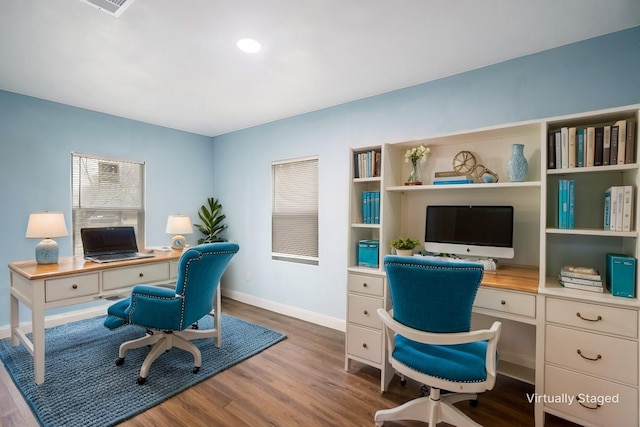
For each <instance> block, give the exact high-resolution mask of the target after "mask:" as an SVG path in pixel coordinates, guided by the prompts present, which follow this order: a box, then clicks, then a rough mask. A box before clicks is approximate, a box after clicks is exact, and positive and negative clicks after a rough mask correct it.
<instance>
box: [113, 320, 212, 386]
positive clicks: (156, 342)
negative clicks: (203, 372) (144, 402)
mask: <svg viewBox="0 0 640 427" xmlns="http://www.w3.org/2000/svg"><path fill="white" fill-rule="evenodd" d="M218 331H219V329H217V328H214V329H207V330H198V329H185V330H183V331H155V330H154V331H150V330H148V331H147V333H146V334H145V336H143V337H141V338H137V339H134V340H130V341H126V342H123V343H122V344H120V349H119V350H118V360H116V365H122V364H123V363H124V358H125V353H126V352H127V350H133V349H136V348H140V347H145V346H151V350H150V351H149V354H147V357H145V359H144V361H143V362H142V366H141V367H140V374H139V376H138V384H141V385H142V384H144V383H145V382H146V379H147V375H148V374H149V369H150V368H151V365H152V364H153V362H155V360H156V359H157V358H158V357H160V356H161V355H162V354H164V353H165V352H166V351H169V350H170V349H171V348H173V347H177V348H180V349H182V350H185V351H188V352H189V353H191V354H192V355H193V373H194V374H195V373H198V371H199V370H200V367H201V366H202V355H201V354H200V349H198V347H197V346H196V345H195V344H193V343H192V342H191V340H193V339H199V338H215V339H216V346H217V347H220V336H219V333H218Z"/></svg>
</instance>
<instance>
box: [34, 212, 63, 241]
mask: <svg viewBox="0 0 640 427" xmlns="http://www.w3.org/2000/svg"><path fill="white" fill-rule="evenodd" d="M67 235H68V233H67V226H66V224H65V223H64V215H63V214H62V212H35V213H32V214H30V215H29V224H28V225H27V235H26V237H27V238H28V239H44V238H50V237H63V236H67Z"/></svg>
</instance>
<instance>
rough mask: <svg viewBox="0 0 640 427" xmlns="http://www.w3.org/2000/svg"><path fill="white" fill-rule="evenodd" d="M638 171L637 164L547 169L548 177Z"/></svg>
mask: <svg viewBox="0 0 640 427" xmlns="http://www.w3.org/2000/svg"><path fill="white" fill-rule="evenodd" d="M627 170H638V164H637V163H629V164H624V165H609V166H589V167H582V168H577V167H576V168H565V169H547V175H573V174H579V173H603V172H616V171H627Z"/></svg>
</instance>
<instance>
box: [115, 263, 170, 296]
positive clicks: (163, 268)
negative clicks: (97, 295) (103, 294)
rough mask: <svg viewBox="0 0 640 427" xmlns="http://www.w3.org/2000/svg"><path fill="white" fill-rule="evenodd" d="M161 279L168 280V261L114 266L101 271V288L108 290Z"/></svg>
mask: <svg viewBox="0 0 640 427" xmlns="http://www.w3.org/2000/svg"><path fill="white" fill-rule="evenodd" d="M162 280H169V262H159V263H153V264H141V265H134V266H131V267H123V268H115V269H112V270H105V271H104V272H103V273H102V290H104V291H109V290H112V289H120V288H127V287H130V286H133V285H138V284H144V283H154V282H160V281H162Z"/></svg>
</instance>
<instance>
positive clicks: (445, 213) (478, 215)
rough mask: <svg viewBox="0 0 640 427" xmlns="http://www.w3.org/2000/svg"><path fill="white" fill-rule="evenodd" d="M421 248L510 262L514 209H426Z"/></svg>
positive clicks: (511, 207) (475, 207) (449, 207)
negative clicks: (503, 259) (422, 245)
mask: <svg viewBox="0 0 640 427" xmlns="http://www.w3.org/2000/svg"><path fill="white" fill-rule="evenodd" d="M424 248H425V250H426V251H427V252H431V253H439V254H448V255H456V256H458V257H461V258H474V257H476V258H513V257H514V250H513V206H475V205H474V206H468V205H460V206H427V216H426V221H425V242H424Z"/></svg>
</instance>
